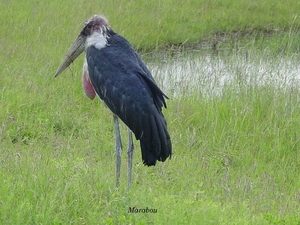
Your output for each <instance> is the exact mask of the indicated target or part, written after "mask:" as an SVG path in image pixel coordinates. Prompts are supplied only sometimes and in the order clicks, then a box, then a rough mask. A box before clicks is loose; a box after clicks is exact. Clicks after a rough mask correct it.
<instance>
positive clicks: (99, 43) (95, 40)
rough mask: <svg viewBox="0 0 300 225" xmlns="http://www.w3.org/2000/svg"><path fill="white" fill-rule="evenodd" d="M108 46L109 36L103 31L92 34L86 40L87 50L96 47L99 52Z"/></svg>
mask: <svg viewBox="0 0 300 225" xmlns="http://www.w3.org/2000/svg"><path fill="white" fill-rule="evenodd" d="M106 45H107V36H106V35H105V34H104V32H103V31H102V30H97V31H94V32H93V33H92V35H91V36H89V37H88V38H87V40H86V44H85V49H87V48H88V47H90V46H95V48H97V49H98V50H100V49H102V48H104V47H106Z"/></svg>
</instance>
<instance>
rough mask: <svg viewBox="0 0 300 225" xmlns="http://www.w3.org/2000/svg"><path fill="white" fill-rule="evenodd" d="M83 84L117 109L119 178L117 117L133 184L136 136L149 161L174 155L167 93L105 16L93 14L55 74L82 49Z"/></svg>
mask: <svg viewBox="0 0 300 225" xmlns="http://www.w3.org/2000/svg"><path fill="white" fill-rule="evenodd" d="M84 50H85V52H86V55H85V59H84V64H83V76H82V82H83V88H84V91H85V94H86V95H87V96H88V97H89V98H90V99H94V97H95V95H96V94H97V95H98V96H99V97H100V99H101V100H102V101H103V102H104V103H105V104H106V106H107V107H108V108H109V109H110V110H111V111H112V112H113V118H114V127H115V135H116V161H117V168H116V174H117V182H116V186H117V187H119V181H120V165H121V155H120V154H121V149H122V143H121V136H120V131H119V123H118V118H120V119H121V120H122V121H123V122H124V123H125V124H126V125H127V126H128V128H129V129H128V135H129V147H128V149H127V153H128V189H129V188H130V183H131V170H132V155H133V149H134V146H133V141H132V133H131V131H132V132H133V133H134V135H135V137H136V139H137V140H140V146H141V151H142V160H143V163H144V165H147V166H155V164H156V160H158V161H162V162H163V161H165V160H166V159H167V158H168V157H171V154H172V144H171V140H170V136H169V133H168V130H167V123H166V121H165V119H164V116H163V114H162V107H163V106H164V107H165V108H166V102H165V98H168V97H167V96H166V95H165V94H164V93H163V92H162V91H161V89H160V88H159V87H158V86H157V84H156V83H155V81H154V79H153V77H152V75H151V73H150V71H149V70H148V69H147V67H146V66H145V64H144V63H143V62H142V60H141V59H140V57H139V56H138V54H137V53H136V52H135V50H134V49H133V47H132V46H131V45H130V43H129V42H128V41H127V40H126V39H125V38H124V37H122V36H120V35H118V34H117V33H115V32H114V31H113V30H112V28H111V27H110V26H109V24H108V20H107V19H106V18H105V17H104V16H100V15H94V16H92V17H91V18H90V19H88V20H87V21H86V22H85V25H84V28H83V29H82V31H81V32H80V34H79V36H78V37H77V39H76V40H75V41H74V43H73V44H72V46H71V47H70V49H69V51H68V52H67V54H66V56H65V58H64V59H63V61H62V63H61V65H60V66H59V68H58V69H57V71H56V73H55V77H56V76H58V75H59V74H60V73H62V72H63V71H64V70H65V69H66V68H67V67H68V66H69V65H70V64H71V63H72V62H73V61H74V60H75V59H76V58H77V57H78V56H79V55H80V54H81V53H82V52H83V51H84Z"/></svg>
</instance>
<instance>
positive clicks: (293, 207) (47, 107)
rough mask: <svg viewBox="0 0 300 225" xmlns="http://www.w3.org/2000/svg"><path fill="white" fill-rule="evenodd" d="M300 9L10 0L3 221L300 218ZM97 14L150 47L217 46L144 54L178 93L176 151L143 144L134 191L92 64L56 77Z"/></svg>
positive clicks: (1, 142) (172, 119)
mask: <svg viewBox="0 0 300 225" xmlns="http://www.w3.org/2000/svg"><path fill="white" fill-rule="evenodd" d="M291 5H292V6H293V7H291ZM298 11H299V4H298V2H297V1H290V2H289V4H285V3H275V2H273V1H254V2H253V1H252V2H251V3H249V1H239V3H235V2H233V1H229V0H227V1H192V0H190V1H185V2H181V1H154V2H153V1H110V2H105V1H101V2H98V3H94V2H86V1H76V4H75V2H72V1H67V2H64V1H57V0H55V1H51V2H47V3H44V2H33V1H27V2H16V1H10V2H4V1H3V2H0V18H1V21H2V28H1V30H0V37H1V38H0V51H1V53H2V54H0V71H1V75H0V109H1V110H0V153H1V154H0V222H1V223H3V224H298V223H299V221H300V218H299V212H298V211H297V209H298V208H299V201H300V195H299V193H300V192H299V179H298V174H299V171H298V170H299V154H298V149H299V137H298V134H299V132H300V131H299V129H300V126H299V117H300V115H299V114H300V110H299V108H300V107H299V81H298V79H299V77H298V69H297V65H298V64H297V59H298V58H299V54H298V53H297V51H295V49H296V50H297V49H298V48H299V47H298V44H297V43H298V37H297V34H298V28H299V18H298V17H297V15H298ZM95 13H102V14H105V15H106V16H107V17H108V18H109V19H110V22H111V24H112V26H113V28H114V29H115V30H116V31H117V32H119V33H121V34H122V35H124V36H126V37H127V38H128V39H129V40H130V41H131V42H132V43H133V45H134V46H135V47H136V48H138V49H140V50H144V51H146V50H149V49H155V48H157V47H158V46H170V45H169V44H177V45H178V44H179V45H180V44H183V43H185V44H186V45H184V48H185V46H187V45H188V44H191V43H193V44H195V43H196V42H198V41H199V40H206V39H209V38H210V37H212V43H214V44H216V45H217V48H216V49H215V51H214V52H213V53H211V51H209V52H208V53H207V52H203V51H204V50H203V48H206V47H207V46H206V45H204V46H201V51H200V52H196V53H189V54H188V55H185V54H186V53H180V54H179V55H176V53H174V51H172V52H167V53H166V54H160V53H159V54H158V55H156V56H155V57H154V58H153V57H151V56H149V55H147V54H143V58H144V59H145V60H146V62H147V65H148V66H149V68H150V69H151V71H152V72H153V74H154V76H155V77H156V80H157V82H158V83H159V85H160V86H161V87H162V88H163V89H164V90H165V92H166V94H167V95H169V97H170V100H169V101H168V102H167V104H168V109H167V110H164V114H165V117H166V120H167V121H168V126H169V130H170V134H171V137H172V142H173V146H174V154H173V157H172V159H171V160H167V161H166V162H165V163H158V165H157V166H156V167H151V168H147V167H144V166H143V165H142V163H141V156H140V148H139V145H138V142H135V146H136V151H135V154H134V168H133V171H134V174H133V183H132V188H131V190H130V192H127V191H126V178H127V177H126V171H127V167H126V163H125V162H126V154H124V153H125V152H124V153H123V155H122V162H123V163H122V174H121V179H122V180H121V187H120V188H119V189H118V190H116V189H115V156H114V141H115V140H114V131H113V126H112V123H113V121H112V116H111V113H110V112H109V110H108V109H107V108H105V107H104V106H103V105H102V104H100V103H99V102H98V101H89V100H88V99H87V98H86V97H85V96H84V94H83V91H82V87H81V83H80V78H79V77H80V75H81V66H82V64H81V63H82V61H80V59H78V60H77V61H76V62H75V63H74V64H73V65H72V66H71V69H70V70H69V71H66V72H65V73H64V74H62V75H61V76H60V77H58V78H56V79H54V78H53V74H54V72H55V70H56V68H57V66H58V64H59V63H60V60H61V59H62V57H63V56H64V54H65V51H66V50H67V49H68V47H69V46H70V44H71V43H72V41H73V40H74V38H75V37H76V35H77V34H78V32H79V31H80V29H81V26H82V22H83V21H84V20H85V19H87V18H88V17H89V16H90V15H92V14H95ZM260 29H261V30H262V33H264V34H265V33H266V32H267V33H268V32H270V33H275V34H276V35H274V36H272V37H271V38H266V36H262V33H259V32H260ZM239 33H244V34H249V35H250V34H251V38H248V39H245V40H242V39H237V38H236V37H237V36H239ZM213 38H217V39H216V40H215V39H213ZM222 38H224V39H228V40H229V45H223V44H222V43H221V42H220V40H222ZM209 40H210V39H209ZM231 40H234V41H231ZM198 48H200V46H198ZM228 48H230V50H229V51H227V50H228ZM224 49H225V51H223V50H224ZM257 49H260V50H257ZM290 53H292V54H290ZM182 54H183V55H182ZM121 126H122V132H123V133H122V137H123V140H124V141H125V140H126V128H125V126H124V125H121ZM125 148H126V142H124V149H125ZM129 207H137V208H146V207H148V208H150V209H157V213H130V212H129Z"/></svg>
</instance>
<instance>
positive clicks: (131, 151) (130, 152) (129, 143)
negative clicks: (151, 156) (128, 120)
mask: <svg viewBox="0 0 300 225" xmlns="http://www.w3.org/2000/svg"><path fill="white" fill-rule="evenodd" d="M133 150H134V145H133V141H132V132H131V130H129V129H128V148H127V154H128V180H127V189H128V191H129V189H130V184H131V173H132V156H133Z"/></svg>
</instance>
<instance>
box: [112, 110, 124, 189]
mask: <svg viewBox="0 0 300 225" xmlns="http://www.w3.org/2000/svg"><path fill="white" fill-rule="evenodd" d="M114 126H115V135H116V159H117V168H116V169H117V170H116V173H117V183H116V187H117V188H118V187H119V186H120V171H121V150H122V142H121V135H120V129H119V122H118V117H117V116H116V115H115V114H114Z"/></svg>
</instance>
